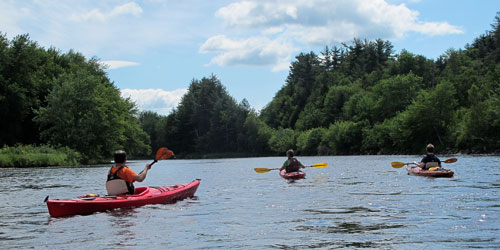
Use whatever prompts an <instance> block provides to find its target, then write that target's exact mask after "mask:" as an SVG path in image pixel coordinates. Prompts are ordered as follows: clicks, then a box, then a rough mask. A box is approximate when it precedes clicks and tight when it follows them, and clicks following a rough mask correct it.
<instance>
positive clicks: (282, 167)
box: [280, 160, 288, 171]
mask: <svg viewBox="0 0 500 250" xmlns="http://www.w3.org/2000/svg"><path fill="white" fill-rule="evenodd" d="M286 166H288V160H286V161H285V162H283V166H281V168H280V171H281V170H283V169H285V168H286Z"/></svg>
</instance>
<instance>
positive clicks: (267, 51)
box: [200, 35, 295, 70]
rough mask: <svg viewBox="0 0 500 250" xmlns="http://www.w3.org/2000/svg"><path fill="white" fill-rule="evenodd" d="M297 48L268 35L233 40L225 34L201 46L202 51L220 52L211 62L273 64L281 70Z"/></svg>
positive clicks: (224, 64)
mask: <svg viewBox="0 0 500 250" xmlns="http://www.w3.org/2000/svg"><path fill="white" fill-rule="evenodd" d="M294 50H295V48H294V47H293V46H292V45H291V44H290V43H287V42H286V41H281V40H271V39H269V38H266V37H251V38H248V39H244V40H232V39H229V38H227V37H226V36H224V35H218V36H213V37H210V38H209V39H208V40H207V41H206V42H205V43H204V44H203V45H202V46H201V47H200V52H201V53H219V55H218V56H216V57H214V58H213V59H212V60H211V61H210V64H217V65H220V66H226V65H254V66H262V65H271V66H272V67H273V70H281V69H283V67H284V65H283V64H286V68H288V64H289V62H290V54H291V53H292V51H294Z"/></svg>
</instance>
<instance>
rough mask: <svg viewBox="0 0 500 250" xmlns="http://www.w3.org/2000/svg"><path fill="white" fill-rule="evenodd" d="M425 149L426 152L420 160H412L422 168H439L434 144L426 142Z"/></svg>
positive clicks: (439, 164) (439, 161)
mask: <svg viewBox="0 0 500 250" xmlns="http://www.w3.org/2000/svg"><path fill="white" fill-rule="evenodd" d="M426 151H427V154H425V156H424V158H422V160H420V162H416V161H414V162H413V163H414V164H415V165H417V166H418V167H421V168H422V169H424V170H427V169H429V168H431V167H439V168H441V160H439V158H438V157H437V156H436V155H435V154H434V145H432V144H431V143H429V144H427V147H426Z"/></svg>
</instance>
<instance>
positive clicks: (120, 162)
mask: <svg viewBox="0 0 500 250" xmlns="http://www.w3.org/2000/svg"><path fill="white" fill-rule="evenodd" d="M114 160H115V164H116V165H115V166H113V167H111V169H110V170H109V172H108V178H107V181H106V191H107V192H108V195H120V194H134V191H135V187H134V182H135V181H138V182H142V181H144V179H145V178H146V174H147V172H148V170H149V168H150V164H146V168H144V170H143V171H142V172H141V173H140V174H136V173H135V172H134V171H132V170H131V169H129V168H128V167H127V166H126V165H125V163H126V162H127V154H126V153H125V151H123V150H117V151H116V152H115V154H114Z"/></svg>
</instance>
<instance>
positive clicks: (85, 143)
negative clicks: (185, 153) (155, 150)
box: [35, 54, 151, 161]
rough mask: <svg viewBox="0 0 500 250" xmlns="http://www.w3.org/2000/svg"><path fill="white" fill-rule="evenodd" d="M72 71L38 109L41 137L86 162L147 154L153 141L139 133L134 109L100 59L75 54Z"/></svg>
mask: <svg viewBox="0 0 500 250" xmlns="http://www.w3.org/2000/svg"><path fill="white" fill-rule="evenodd" d="M72 56H73V57H74V58H73V59H74V60H73V63H74V64H73V65H72V67H71V70H72V71H70V72H67V73H64V74H62V75H61V76H60V77H59V78H57V79H56V80H55V81H56V82H55V83H54V85H55V87H54V89H53V91H52V92H51V93H50V94H49V95H48V97H47V103H48V104H47V106H46V107H41V108H39V109H38V110H37V112H36V114H37V116H36V118H35V121H36V122H37V123H38V124H40V127H41V128H42V132H41V136H42V138H43V139H45V140H47V141H48V142H49V143H50V144H51V145H61V146H68V147H70V148H72V149H74V150H77V151H78V152H80V153H81V154H82V156H83V157H84V159H85V160H87V161H94V160H100V159H106V158H108V159H109V157H110V156H111V155H112V152H113V151H114V150H116V149H120V148H124V149H125V150H127V151H128V153H129V154H131V155H137V154H149V153H150V150H151V149H150V146H149V137H148V136H147V134H145V132H144V131H143V130H142V129H141V128H140V126H139V121H138V119H137V118H136V116H135V115H136V112H137V110H136V109H135V106H134V104H133V103H132V102H130V101H129V100H126V99H123V98H121V97H120V92H119V91H118V89H116V88H115V87H114V86H113V85H112V84H111V83H110V82H109V80H108V79H107V77H106V76H105V73H104V72H103V71H102V70H101V69H100V68H99V64H98V63H97V61H96V60H91V61H89V62H87V63H84V62H82V61H81V59H82V58H83V57H82V56H81V55H79V54H73V55H72Z"/></svg>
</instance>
